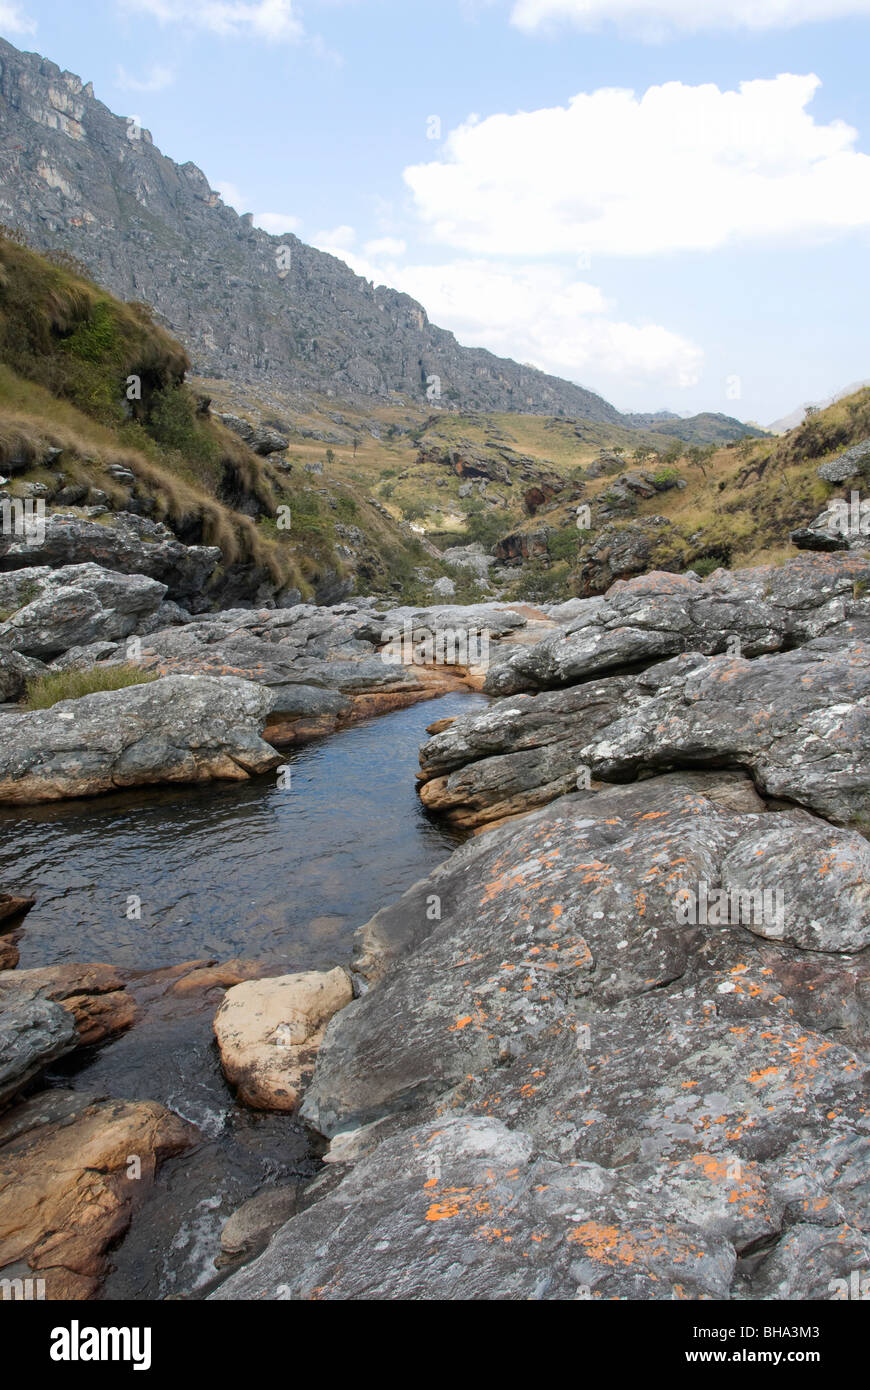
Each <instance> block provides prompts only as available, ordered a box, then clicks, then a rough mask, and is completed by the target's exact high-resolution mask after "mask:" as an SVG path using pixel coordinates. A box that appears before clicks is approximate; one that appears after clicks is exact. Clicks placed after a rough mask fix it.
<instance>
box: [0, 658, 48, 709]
mask: <svg viewBox="0 0 870 1390" xmlns="http://www.w3.org/2000/svg"><path fill="white" fill-rule="evenodd" d="M45 669H46V668H45V666H44V665H43V663H42V662H41V661H34V660H33V659H32V658H31V657H27V656H22V655H21V653H20V652H14V651H6V650H4V649H3V648H2V647H0V703H3V704H5V703H6V702H7V701H9V700H20V699H21V698H22V696H23V695H24V692H25V690H26V689H27V682H28V681H29V680H33V679H34V678H35V677H36V676H41V675H42V674H43V673H44V672H45Z"/></svg>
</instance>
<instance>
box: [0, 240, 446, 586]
mask: <svg viewBox="0 0 870 1390" xmlns="http://www.w3.org/2000/svg"><path fill="white" fill-rule="evenodd" d="M188 368H189V362H188V359H187V355H186V353H185V351H184V349H183V348H182V347H181V345H180V344H179V343H177V342H176V341H175V340H174V339H173V338H172V337H171V336H170V335H169V334H168V333H167V332H166V331H165V330H164V329H163V328H162V327H161V326H160V325H159V324H157V323H156V322H155V321H154V318H153V316H152V314H151V311H150V310H149V308H148V307H147V306H146V305H143V304H123V303H121V302H119V301H118V300H116V299H114V298H113V297H112V296H111V295H110V294H108V293H106V292H105V291H103V290H101V289H100V288H99V287H98V286H97V285H95V284H93V282H91V281H90V280H89V279H88V278H87V275H86V272H85V271H84V269H83V268H82V267H80V266H78V265H77V264H76V263H75V262H73V261H72V260H71V259H70V258H68V257H65V256H62V255H61V256H57V257H55V258H45V257H43V256H40V255H37V254H36V253H34V252H33V251H31V250H30V249H29V248H28V247H26V246H25V245H23V244H21V242H20V241H19V240H18V239H17V238H15V237H14V236H12V235H0V472H3V473H4V474H6V473H10V474H11V475H12V477H11V481H10V482H9V484H8V491H9V492H10V493H11V494H12V495H28V493H29V492H30V491H31V489H32V486H33V485H34V484H37V485H41V489H42V493H41V495H47V505H48V507H49V509H51V508H52V507H53V506H57V507H62V508H63V509H64V510H68V509H69V507H70V505H73V506H75V505H94V504H97V505H99V504H101V503H103V502H104V503H105V506H106V509H107V511H111V510H120V509H123V508H125V507H127V508H132V509H134V510H137V511H139V512H141V513H143V514H145V515H148V516H151V517H154V518H156V519H158V520H161V521H164V522H166V524H168V525H169V526H170V527H171V528H172V529H173V530H174V531H175V533H176V534H177V535H178V536H179V538H180V539H182V540H183V541H185V542H187V543H188V544H193V543H204V544H209V545H217V546H219V547H220V549H221V551H222V554H223V557H224V569H225V570H227V569H229V568H230V567H233V566H234V567H236V568H238V567H240V566H241V567H248V568H249V569H250V570H251V572H252V574H253V575H254V578H256V576H257V575H261V576H262V578H263V579H264V580H265V581H269V582H271V584H272V586H273V587H278V588H298V589H299V590H300V591H301V592H302V594H303V596H305V597H309V596H311V595H312V594H314V593H315V592H316V590H317V587H318V585H319V583H320V582H321V581H322V580H323V579H324V578H325V577H326V578H327V579H329V580H334V579H338V580H339V581H340V580H341V579H342V578H343V577H345V576H346V575H347V574H349V573H350V572H351V570H352V569H353V570H355V571H356V572H357V573H358V575H359V578H358V581H357V584H358V587H359V588H361V589H363V590H365V589H366V588H368V587H378V586H379V585H381V586H383V587H386V588H392V589H393V590H395V589H396V588H397V587H398V589H399V590H401V591H404V589H405V588H408V590H409V592H410V591H413V590H415V589H416V587H417V585H418V581H417V579H416V578H415V575H414V570H415V568H418V567H419V566H420V565H421V564H422V563H423V562H424V561H427V560H428V561H429V563H430V564H431V563H433V562H432V561H431V557H427V555H426V553H425V550H424V549H423V547H422V546H421V544H420V542H419V540H418V539H417V538H415V537H414V536H413V534H411V533H410V531H409V530H407V529H402V528H401V527H399V526H397V525H396V524H395V522H394V521H393V520H392V519H391V518H390V516H389V515H385V514H384V513H383V512H381V511H380V510H379V509H378V507H377V505H376V504H374V503H372V502H369V501H367V500H366V498H365V496H364V495H362V494H361V493H360V492H359V490H357V489H355V488H354V486H353V483H352V480H350V479H335V480H333V482H332V487H331V489H329V490H328V491H327V490H325V489H319V488H318V487H315V486H313V485H312V479H310V478H309V477H307V476H306V475H305V473H304V470H301V469H293V470H292V471H287V469H286V468H281V467H278V466H276V464H275V463H274V462H270V461H269V460H268V459H265V458H261V457H259V456H258V455H256V454H255V453H253V452H252V451H251V450H250V449H249V448H248V447H247V445H246V444H245V443H243V442H242V440H241V439H239V438H238V436H237V435H235V434H234V433H232V432H231V431H230V430H228V429H226V428H224V426H223V425H222V424H221V423H220V422H219V421H218V420H216V419H215V418H214V414H213V412H212V411H210V409H209V404H208V400H207V398H206V397H204V396H203V395H202V394H201V393H200V392H197V391H196V390H194V389H192V387H191V386H190V385H189V384H188V383H187V380H186V375H187V371H188ZM119 469H124V470H127V471H128V473H129V474H132V475H133V478H134V480H135V481H134V483H133V485H132V487H131V486H130V484H129V482H120V481H119V480H118V477H117V476H116V475H117V473H118V471H119ZM113 470H114V471H113ZM58 499H60V500H58ZM70 499H73V501H72V502H71V501H70ZM282 507H284V508H285V509H286V508H289V513H286V512H284V513H282V512H281V510H280V509H281V508H282ZM288 515H289V517H290V518H291V522H290V525H289V527H286V528H282V527H281V526H279V521H280V520H284V521H285V522H286V520H287V517H288ZM342 524H344V525H345V528H346V527H347V526H352V527H353V528H354V532H353V540H354V545H353V546H352V547H349V546H347V545H345V544H344V543H343V537H342ZM434 563H435V570H436V572H437V573H441V572H443V567H442V566H439V565H438V564H437V562H434ZM219 578H220V576H218V579H219Z"/></svg>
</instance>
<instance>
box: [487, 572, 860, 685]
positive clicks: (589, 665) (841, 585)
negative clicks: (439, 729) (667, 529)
mask: <svg viewBox="0 0 870 1390" xmlns="http://www.w3.org/2000/svg"><path fill="white" fill-rule="evenodd" d="M868 581H870V557H868V556H867V555H860V554H843V555H840V554H833V555H826V554H819V553H804V554H801V555H798V556H796V557H795V558H794V559H792V560H789V561H787V562H786V563H785V564H784V565H780V566H775V565H765V566H762V567H761V568H758V569H747V570H734V571H728V570H717V571H716V572H715V573H714V574H712V575H710V577H709V578H708V579H706V580H704V581H703V582H702V581H701V580H699V579H698V578H697V577H696V576H692V575H679V574H663V573H658V572H654V573H652V574H644V575H641V576H639V577H638V578H636V579H629V580H618V581H617V583H615V584H613V585H612V586H611V588H609V589H608V591H607V593H606V594H605V595H604V596H603V598H600V599H591V600H587V603H588V605H589V606H588V607H587V608H585V609H580V610H579V611H578V614H577V616H576V617H574V618H573V619H569V620H568V621H567V623H566V624H565V625H564V627H563V628H562V630H560V631H559V632H557V633H555V634H553V635H552V636H550V637H547V638H545V639H544V641H542V642H539V643H538V644H537V645H536V646H534V647H530V648H526V647H521V648H518V649H517V650H516V651H514V652H513V654H512V655H511V656H509V658H508V659H507V661H505V662H503V663H501V664H497V665H494V666H493V667H492V669H491V670H490V672H489V675H488V676H487V680H486V685H485V689H486V691H487V693H488V694H491V695H513V694H516V693H517V692H518V691H521V690H544V689H554V688H556V687H559V686H564V685H574V684H577V683H578V682H580V681H584V680H589V679H591V678H593V677H595V676H598V675H600V674H602V673H604V672H605V671H617V670H622V669H625V668H629V669H630V668H631V667H633V666H638V665H640V664H647V665H648V664H650V663H652V662H655V661H661V660H662V659H663V658H666V657H669V656H675V655H677V654H679V653H682V652H703V653H705V654H708V655H714V654H716V653H719V652H725V651H730V650H733V644H734V642H735V641H737V642H739V643H740V650H741V652H742V654H743V655H745V656H756V655H758V654H760V653H763V652H773V651H779V650H780V649H782V648H783V647H790V646H793V645H795V644H797V643H801V642H807V641H810V640H811V639H812V638H813V637H816V636H819V635H820V634H821V633H823V632H825V631H826V630H827V629H829V628H831V627H833V626H834V625H836V624H837V623H839V622H841V621H842V620H843V618H844V617H845V616H846V613H847V605H848V604H849V602H850V601H851V600H852V598H853V594H854V593H855V592H856V586H866V585H867V583H868Z"/></svg>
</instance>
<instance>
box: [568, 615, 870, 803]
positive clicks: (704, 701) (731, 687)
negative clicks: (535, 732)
mask: <svg viewBox="0 0 870 1390" xmlns="http://www.w3.org/2000/svg"><path fill="white" fill-rule="evenodd" d="M865 652H866V647H865V645H864V642H863V640H861V641H856V642H855V643H854V644H853V645H851V646H849V647H847V648H846V649H845V650H843V651H841V652H837V653H828V652H819V651H816V650H814V649H813V648H812V646H809V647H807V648H801V649H799V650H797V651H793V652H780V653H777V654H776V655H773V656H767V657H759V658H758V659H757V660H755V661H745V660H742V659H739V658H734V657H725V656H717V657H713V658H711V659H710V660H704V659H703V658H698V657H692V656H684V657H680V658H678V660H676V661H675V662H673V663H672V664H671V667H670V671H669V674H668V679H667V681H666V682H665V683H663V684H662V686H661V687H660V689H659V690H658V691H657V692H656V693H655V694H654V695H653V696H652V698H651V699H649V700H648V701H646V702H644V703H643V704H641V705H639V706H638V707H636V708H634V709H633V710H632V713H631V715H630V716H627V717H623V718H619V719H617V720H615V721H614V723H612V724H610V725H609V726H608V727H606V728H604V729H602V730H600V731H599V732H598V733H597V734H596V735H595V736H594V738H593V740H592V741H590V743H589V744H587V746H586V747H585V748H584V749H582V750H581V758H582V760H583V761H584V762H585V763H587V764H588V765H589V766H590V767H591V769H592V771H593V773H594V775H596V776H598V777H604V778H606V779H608V780H617V781H618V780H622V779H623V778H625V777H630V776H633V775H635V774H636V773H637V771H638V770H639V769H641V768H644V769H649V768H667V767H673V766H677V765H679V766H686V765H690V764H696V765H698V764H700V765H703V764H707V765H711V764H713V765H715V764H717V763H720V764H721V763H722V762H729V763H731V764H732V765H738V766H740V767H743V768H745V769H747V770H748V771H749V772H750V773H751V775H752V777H753V780H754V781H755V783H756V785H757V786H758V787H759V788H760V789H761V790H763V791H764V792H766V793H767V794H768V795H769V796H774V797H786V798H788V799H789V800H791V801H795V802H797V803H798V804H799V805H802V806H806V807H810V808H811V809H813V810H815V811H818V812H819V813H820V814H822V815H824V816H827V817H828V818H829V819H831V820H833V821H835V822H839V823H841V824H843V823H849V822H852V821H859V822H860V821H863V820H864V819H865V818H866V815H867V805H868V796H870V782H868V775H867V767H868V754H870V663H868V661H867V659H866V654H865Z"/></svg>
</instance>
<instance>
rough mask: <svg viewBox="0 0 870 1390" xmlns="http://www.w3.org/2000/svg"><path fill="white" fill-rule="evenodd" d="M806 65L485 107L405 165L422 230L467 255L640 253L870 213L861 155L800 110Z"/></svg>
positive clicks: (825, 229) (829, 225) (866, 167)
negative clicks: (437, 147)
mask: <svg viewBox="0 0 870 1390" xmlns="http://www.w3.org/2000/svg"><path fill="white" fill-rule="evenodd" d="M819 85H820V82H819V79H818V78H817V77H816V76H814V75H813V74H812V73H810V74H808V75H805V76H794V75H791V74H787V73H786V74H781V75H780V76H779V77H776V78H772V79H765V80H759V81H753V82H743V83H741V85H740V88H739V90H738V91H724V92H723V91H720V90H719V88H718V87H716V86H715V85H713V84H706V85H704V86H698V87H690V86H686V85H684V84H683V83H682V82H668V83H666V84H665V85H663V86H659V87H650V88H649V90H648V91H647V92H646V93H645V94H644V95H643V96H641V97H638V96H636V95H635V93H634V92H632V91H627V90H622V89H616V88H602V89H600V90H599V91H596V92H592V93H589V94H584V93H581V94H579V95H578V96H575V97H573V98H572V99H571V101H570V102H569V104H568V106H567V107H553V108H550V109H545V110H540V111H532V112H519V113H517V114H516V115H512V116H511V115H493V116H489V117H487V118H486V119H485V120H480V121H477V120H475V121H474V122H469V123H466V124H465V125H462V126H460V127H458V129H456V130H454V131H452V132H451V134H450V135H449V137H448V139H447V141H446V144H445V150H444V154H443V156H442V157H441V158H439V159H438V160H435V161H432V162H430V163H428V164H417V165H413V166H411V167H410V168H408V169H406V170H405V180H406V182H407V184H408V186H409V187H410V189H411V191H412V193H413V195H414V199H415V201H416V207H417V211H418V214H419V215H420V217H421V218H422V220H423V221H424V222H425V223H426V224H427V225H428V227H429V229H430V231H431V233H432V234H433V235H434V236H435V237H436V239H437V240H439V241H441V242H443V243H445V244H447V245H449V246H452V247H455V248H457V249H461V250H462V251H465V252H469V251H470V252H473V253H476V254H480V253H487V254H493V253H495V254H508V255H530V254H534V255H554V254H564V253H569V254H574V255H576V254H578V253H583V254H589V253H599V254H611V255H621V256H642V255H653V254H657V253H662V252H671V251H686V250H706V251H709V250H713V249H715V248H718V247H722V246H725V245H728V244H732V243H739V242H747V241H767V242H772V241H773V242H794V241H796V240H808V239H811V238H829V237H832V236H835V235H838V234H842V233H845V232H849V231H851V230H854V229H857V228H866V227H870V157H868V156H867V155H864V154H860V153H858V152H857V151H856V149H855V141H856V138H857V133H856V132H855V130H853V129H852V128H851V127H850V126H848V125H846V124H845V123H844V122H843V121H839V120H834V121H831V122H830V123H829V124H827V125H822V124H817V123H816V122H815V121H814V120H813V118H812V116H811V115H810V114H809V113H808V112H807V110H806V109H805V108H806V107H807V105H808V104H809V102H810V101H811V100H812V97H813V95H814V93H815V91H816V89H817V88H818V87H819Z"/></svg>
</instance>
